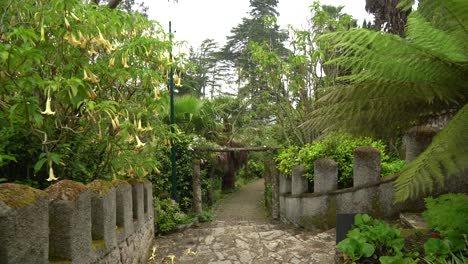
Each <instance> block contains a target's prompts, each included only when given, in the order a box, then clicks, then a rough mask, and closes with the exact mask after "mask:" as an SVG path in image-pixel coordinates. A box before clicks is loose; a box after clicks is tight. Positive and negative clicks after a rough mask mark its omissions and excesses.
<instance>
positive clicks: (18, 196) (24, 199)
mask: <svg viewBox="0 0 468 264" xmlns="http://www.w3.org/2000/svg"><path fill="white" fill-rule="evenodd" d="M48 259H49V201H48V200H47V194H46V193H45V192H43V191H40V190H36V189H34V188H31V187H29V186H26V185H19V184H13V183H5V184H0V262H1V263H4V264H16V263H25V264H34V263H39V264H45V263H49V260H48Z"/></svg>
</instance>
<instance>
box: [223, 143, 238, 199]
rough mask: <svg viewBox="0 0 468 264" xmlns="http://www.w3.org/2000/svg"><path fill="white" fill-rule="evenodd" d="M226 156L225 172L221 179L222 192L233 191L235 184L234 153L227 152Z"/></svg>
mask: <svg viewBox="0 0 468 264" xmlns="http://www.w3.org/2000/svg"><path fill="white" fill-rule="evenodd" d="M226 156H227V161H226V162H227V164H226V166H225V167H226V170H225V172H224V177H223V188H222V189H223V191H232V190H234V189H235V187H236V186H235V183H236V170H235V168H234V162H235V161H234V153H232V152H228V153H226Z"/></svg>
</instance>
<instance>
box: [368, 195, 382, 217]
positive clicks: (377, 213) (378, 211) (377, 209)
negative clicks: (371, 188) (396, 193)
mask: <svg viewBox="0 0 468 264" xmlns="http://www.w3.org/2000/svg"><path fill="white" fill-rule="evenodd" d="M371 206H372V207H371V208H372V216H374V217H375V218H385V212H384V210H383V209H382V204H381V203H380V199H379V195H377V194H374V195H373V196H372V198H371Z"/></svg>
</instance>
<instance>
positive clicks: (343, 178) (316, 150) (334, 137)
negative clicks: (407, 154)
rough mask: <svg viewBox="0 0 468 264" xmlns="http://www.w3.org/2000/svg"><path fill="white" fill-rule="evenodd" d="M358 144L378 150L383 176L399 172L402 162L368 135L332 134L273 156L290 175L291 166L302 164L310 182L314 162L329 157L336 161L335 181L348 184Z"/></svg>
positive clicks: (350, 183) (344, 184)
mask: <svg viewBox="0 0 468 264" xmlns="http://www.w3.org/2000/svg"><path fill="white" fill-rule="evenodd" d="M361 146H372V147H374V148H376V149H378V150H379V151H380V152H381V163H382V170H381V173H382V175H383V176H387V175H391V174H394V173H396V172H398V171H399V170H400V169H401V168H402V166H403V165H404V161H401V160H398V159H392V158H391V157H390V156H389V155H388V154H386V148H385V145H384V144H383V143H382V141H379V140H374V139H372V138H369V137H352V136H351V135H349V134H343V133H332V134H330V135H328V136H327V137H325V138H323V139H322V140H318V141H315V142H314V143H313V144H307V145H305V146H304V147H302V148H299V147H296V146H291V147H289V148H287V149H285V150H283V151H281V152H280V153H279V154H278V156H277V157H276V158H275V160H276V162H277V163H278V169H279V170H280V171H281V172H282V173H283V174H285V175H291V171H292V168H293V167H294V166H297V165H302V166H304V168H305V169H306V171H307V173H306V177H307V178H309V180H310V181H313V177H314V175H313V170H314V161H315V160H318V159H321V158H328V159H332V160H334V161H336V162H337V163H338V182H339V185H340V186H341V187H351V186H352V183H353V178H352V177H353V162H354V161H353V160H354V156H353V152H354V150H355V149H356V148H358V147H361Z"/></svg>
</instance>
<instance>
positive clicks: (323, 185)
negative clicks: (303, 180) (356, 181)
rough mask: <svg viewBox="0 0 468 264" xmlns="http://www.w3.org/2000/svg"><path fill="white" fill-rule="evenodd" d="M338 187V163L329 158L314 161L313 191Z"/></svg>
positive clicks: (323, 191) (327, 190)
mask: <svg viewBox="0 0 468 264" xmlns="http://www.w3.org/2000/svg"><path fill="white" fill-rule="evenodd" d="M337 187H338V164H337V163H336V162H335V161H334V160H331V159H319V160H316V161H315V162H314V192H316V193H326V192H330V191H334V190H336V189H337Z"/></svg>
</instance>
